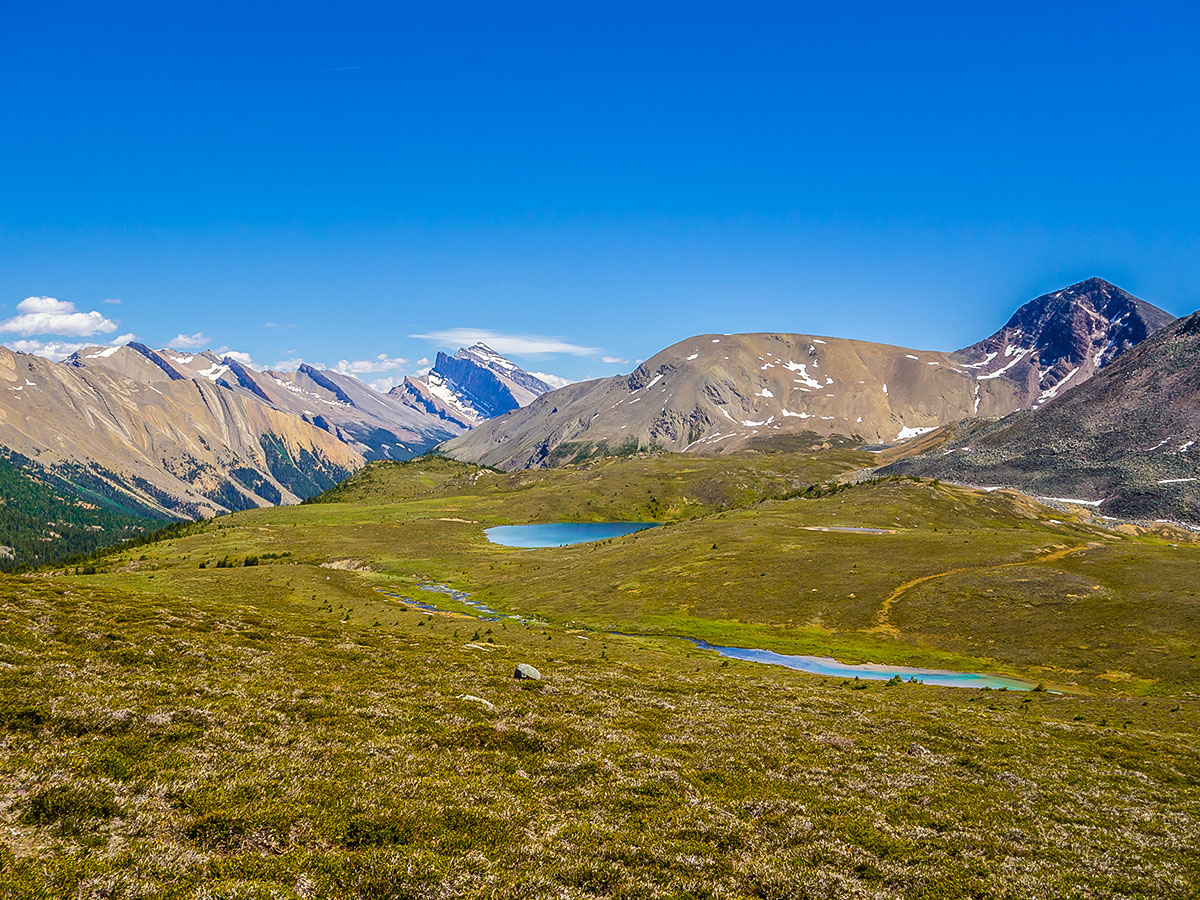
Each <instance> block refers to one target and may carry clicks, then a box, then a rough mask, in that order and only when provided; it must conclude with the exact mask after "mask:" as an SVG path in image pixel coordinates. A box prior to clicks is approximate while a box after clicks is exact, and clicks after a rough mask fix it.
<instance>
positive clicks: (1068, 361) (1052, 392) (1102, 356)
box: [956, 278, 1175, 407]
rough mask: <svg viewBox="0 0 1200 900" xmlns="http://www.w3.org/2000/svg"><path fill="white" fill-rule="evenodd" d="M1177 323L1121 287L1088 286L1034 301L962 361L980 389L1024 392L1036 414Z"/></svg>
mask: <svg viewBox="0 0 1200 900" xmlns="http://www.w3.org/2000/svg"><path fill="white" fill-rule="evenodd" d="M1174 319H1175V317H1174V316H1172V315H1171V314H1170V313H1167V312H1164V311H1163V310H1161V309H1159V308H1158V307H1156V306H1152V305H1151V304H1149V303H1147V302H1146V301H1144V300H1139V299H1138V298H1137V297H1134V296H1133V295H1132V294H1129V293H1126V292H1125V291H1123V290H1121V289H1120V288H1119V287H1117V286H1116V285H1112V284H1109V283H1108V282H1107V281H1104V280H1103V279H1101V278H1089V279H1088V280H1086V281H1081V282H1080V283H1079V284H1074V285H1071V286H1070V287H1068V288H1063V289H1062V290H1061V291H1055V292H1054V293H1052V294H1043V295H1042V296H1041V297H1038V298H1037V299H1035V300H1031V301H1030V302H1029V303H1026V304H1025V305H1024V306H1022V307H1021V308H1020V309H1018V310H1017V311H1016V313H1014V314H1013V317H1012V318H1011V319H1009V320H1008V322H1007V323H1005V325H1004V327H1003V328H1001V329H1000V330H999V331H997V332H996V333H995V334H993V335H992V336H991V337H988V338H986V339H984V340H982V341H979V342H978V343H977V344H972V345H971V346H970V347H965V348H963V349H962V350H960V351H958V353H957V354H956V356H957V357H958V358H959V359H960V360H961V363H962V365H963V367H964V368H968V369H971V370H972V371H973V372H974V373H975V377H976V378H977V379H979V380H980V381H988V380H992V379H1003V380H1005V381H1007V382H1009V383H1010V384H1012V385H1013V386H1014V387H1015V388H1016V389H1017V396H1018V397H1019V398H1020V403H1021V406H1023V407H1024V406H1029V407H1037V406H1042V405H1043V404H1045V403H1048V402H1049V401H1050V400H1053V399H1054V398H1055V397H1057V396H1058V395H1059V394H1061V393H1063V392H1064V391H1067V390H1069V389H1070V388H1072V387H1075V386H1076V385H1079V384H1082V383H1083V382H1085V381H1087V380H1088V379H1089V378H1091V377H1092V375H1094V374H1095V373H1096V372H1097V371H1099V370H1100V369H1102V368H1103V367H1104V366H1106V365H1108V364H1109V363H1111V362H1112V361H1113V360H1114V359H1116V358H1117V357H1118V356H1120V355H1121V354H1122V353H1124V352H1125V351H1126V350H1129V349H1130V348H1131V347H1136V346H1137V345H1138V344H1140V343H1141V342H1142V341H1144V340H1145V339H1146V338H1148V337H1149V336H1150V335H1152V334H1154V332H1156V331H1158V330H1159V329H1160V328H1162V327H1164V326H1166V325H1168V324H1169V323H1171V322H1173V321H1174Z"/></svg>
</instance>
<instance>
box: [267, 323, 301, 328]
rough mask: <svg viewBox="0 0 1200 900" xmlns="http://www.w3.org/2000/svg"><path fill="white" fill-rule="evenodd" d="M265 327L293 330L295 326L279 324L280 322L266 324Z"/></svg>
mask: <svg viewBox="0 0 1200 900" xmlns="http://www.w3.org/2000/svg"><path fill="white" fill-rule="evenodd" d="M267 327H268V328H295V327H296V326H295V325H292V324H286V323H281V322H268V323H267Z"/></svg>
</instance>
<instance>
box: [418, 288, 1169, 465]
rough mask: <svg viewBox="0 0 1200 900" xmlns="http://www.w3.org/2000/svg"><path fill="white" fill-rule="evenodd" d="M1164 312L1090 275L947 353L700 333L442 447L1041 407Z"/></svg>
mask: <svg viewBox="0 0 1200 900" xmlns="http://www.w3.org/2000/svg"><path fill="white" fill-rule="evenodd" d="M1171 319H1172V317H1171V316H1170V315H1169V314H1168V313H1165V312H1163V311H1162V310H1160V309H1158V308H1157V307H1154V306H1151V305H1150V304H1148V303H1146V302H1144V301H1142V300H1138V299H1137V298H1136V297H1133V296H1131V295H1129V294H1127V293H1126V292H1125V291H1122V290H1121V289H1120V288H1118V287H1115V286H1113V285H1111V284H1109V283H1108V282H1106V281H1103V280H1101V279H1099V278H1092V279H1089V280H1087V281H1084V282H1081V283H1079V284H1077V285H1073V286H1071V287H1069V288H1064V289H1063V290H1061V291H1057V292H1055V293H1053V294H1046V295H1044V296H1042V297H1038V298H1037V299H1036V300H1033V301H1031V302H1029V303H1027V304H1025V305H1024V306H1022V307H1021V308H1020V309H1019V310H1018V311H1017V312H1016V314H1015V315H1014V316H1013V317H1012V318H1011V319H1010V320H1009V322H1008V323H1007V324H1006V325H1005V326H1004V328H1002V329H1000V330H999V331H998V332H996V333H995V334H994V335H992V336H991V337H989V338H988V339H986V340H984V341H980V342H979V343H978V344H975V345H972V346H971V347H967V348H965V349H963V350H960V351H958V352H957V353H952V354H948V353H941V352H936V351H928V350H922V351H918V350H910V349H908V348H904V347H893V346H891V345H888V344H869V343H866V342H863V341H851V340H845V339H840V338H821V337H814V336H811V335H803V334H743V335H701V336H698V337H694V338H689V339H688V340H686V341H681V342H680V343H678V344H675V345H674V346H672V347H668V348H667V349H666V350H663V351H662V352H660V353H658V354H657V355H655V356H654V357H653V358H652V359H650V360H648V361H647V362H646V363H644V364H643V365H641V366H640V367H639V368H638V369H637V370H636V371H634V372H633V373H632V374H630V375H628V376H617V377H614V378H607V379H600V380H597V381H590V382H585V383H582V384H573V385H569V386H568V387H566V388H562V389H560V390H557V391H554V392H552V393H549V394H546V395H544V396H543V397H541V398H540V399H538V400H537V401H536V402H534V403H532V404H530V405H529V406H527V407H524V408H522V409H520V410H518V411H515V412H510V413H508V414H506V415H504V416H500V417H498V418H495V419H493V420H491V421H488V422H484V423H482V424H480V425H478V426H477V427H475V428H474V429H472V430H471V431H470V432H468V433H467V434H465V435H462V436H461V437H458V438H455V439H452V440H450V441H448V442H447V443H446V444H444V445H442V448H441V449H442V450H443V451H444V452H446V453H447V454H449V455H450V456H453V457H455V458H456V459H462V460H466V461H471V462H480V463H486V464H488V465H494V466H498V467H501V468H508V469H511V468H522V467H528V466H539V465H554V464H557V463H561V462H569V461H571V460H574V459H579V458H581V457H582V456H587V455H593V454H599V453H612V452H623V451H627V450H631V449H636V448H639V447H643V448H645V447H654V446H657V447H662V448H665V449H668V450H676V451H687V452H697V453H713V452H725V451H728V450H734V449H739V448H744V447H747V446H753V445H754V444H755V443H756V442H760V441H762V440H764V439H766V438H768V437H775V436H778V435H784V434H800V433H815V434H816V435H817V436H818V437H821V436H832V435H842V436H845V437H857V438H861V439H862V440H864V441H867V442H885V443H889V442H896V441H904V440H908V439H911V438H914V437H916V436H917V435H920V434H922V433H923V432H926V431H931V430H933V429H934V428H937V427H940V426H943V425H946V424H949V423H951V422H957V421H959V420H961V419H966V418H972V417H977V416H985V417H986V416H992V417H995V416H1001V415H1005V414H1007V413H1010V412H1013V411H1014V410H1018V409H1023V408H1029V407H1037V406H1041V405H1043V404H1044V403H1046V402H1047V401H1049V400H1050V399H1053V398H1054V397H1055V396H1057V395H1058V394H1061V393H1063V392H1065V391H1066V390H1068V389H1069V388H1070V387H1072V386H1073V385H1078V384H1082V383H1084V382H1085V381H1086V380H1087V379H1088V378H1090V377H1091V376H1092V374H1093V373H1094V372H1096V371H1097V370H1099V369H1101V368H1103V367H1104V366H1106V365H1108V364H1109V363H1110V362H1111V361H1112V360H1114V359H1116V358H1118V357H1119V356H1120V354H1121V353H1123V352H1124V351H1126V350H1127V349H1128V348H1130V347H1132V346H1135V345H1136V344H1138V343H1139V342H1140V341H1142V340H1144V339H1145V338H1146V336H1147V335H1149V334H1152V333H1153V332H1154V331H1156V330H1158V329H1159V328H1161V327H1162V326H1163V325H1164V324H1166V323H1167V322H1169V321H1171Z"/></svg>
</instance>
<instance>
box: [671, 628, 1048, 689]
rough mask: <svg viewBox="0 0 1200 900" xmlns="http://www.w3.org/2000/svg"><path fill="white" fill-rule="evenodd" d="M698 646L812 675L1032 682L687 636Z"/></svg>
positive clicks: (946, 683)
mask: <svg viewBox="0 0 1200 900" xmlns="http://www.w3.org/2000/svg"><path fill="white" fill-rule="evenodd" d="M685 640H688V641H690V642H691V643H693V644H695V645H696V646H697V647H700V648H702V649H704V650H713V651H715V652H716V653H718V654H719V655H721V656H726V657H728V658H730V659H740V660H744V661H746V662H755V663H765V664H767V665H772V666H786V667H787V668H789V669H797V670H799V671H801V672H811V673H812V674H814V675H828V676H831V677H833V678H862V679H866V680H870V681H888V680H890V679H891V678H893V677H895V676H897V675H899V676H900V679H901V680H902V681H918V682H920V683H921V684H938V685H942V686H943V687H966V688H985V687H986V688H992V689H994V690H1000V689H1004V690H1009V691H1028V690H1031V689H1032V688H1033V687H1034V685H1033V684H1030V683H1029V682H1028V681H1022V680H1021V679H1019V678H1006V677H1004V676H1003V675H987V674H983V673H981V672H951V671H949V670H946V669H917V668H913V667H911V666H884V665H878V664H876V663H859V664H852V663H842V662H838V661H837V660H836V659H831V658H829V657H827V656H792V655H789V654H786V653H775V652H774V651H772V650H756V649H754V648H752V647H718V646H717V645H716V644H710V643H708V642H707V641H701V640H698V639H697V638H686V639H685Z"/></svg>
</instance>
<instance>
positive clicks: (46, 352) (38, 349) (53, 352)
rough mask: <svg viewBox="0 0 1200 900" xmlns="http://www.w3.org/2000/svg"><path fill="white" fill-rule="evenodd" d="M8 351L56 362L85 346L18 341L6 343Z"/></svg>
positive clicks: (63, 342)
mask: <svg viewBox="0 0 1200 900" xmlns="http://www.w3.org/2000/svg"><path fill="white" fill-rule="evenodd" d="M4 346H5V347H7V348H8V349H9V350H15V351H16V352H18V353H30V354H32V355H34V356H42V357H45V358H46V359H52V360H54V361H55V362H58V361H59V360H61V359H66V358H67V357H68V356H70V355H71V354H72V353H75V352H76V351H78V350H82V349H83V348H84V347H86V346H88V345H87V344H76V343H73V342H71V341H36V340H20V341H7V342H6V343H5V344H4Z"/></svg>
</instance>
